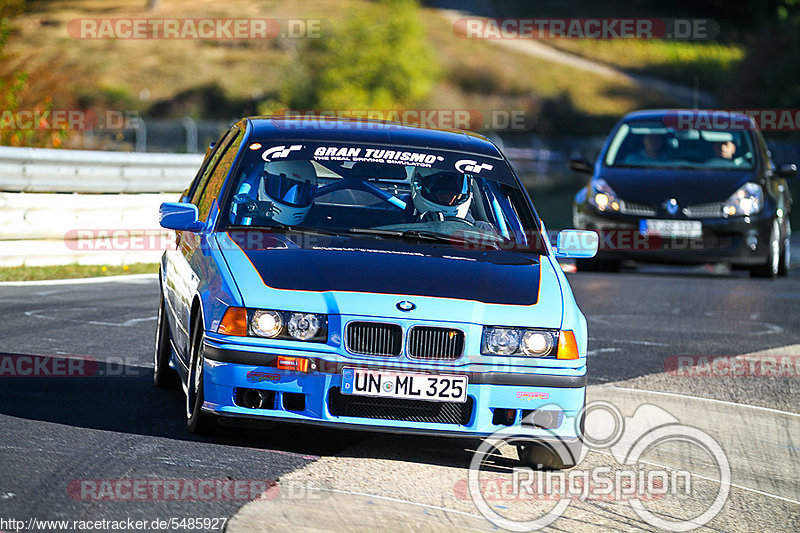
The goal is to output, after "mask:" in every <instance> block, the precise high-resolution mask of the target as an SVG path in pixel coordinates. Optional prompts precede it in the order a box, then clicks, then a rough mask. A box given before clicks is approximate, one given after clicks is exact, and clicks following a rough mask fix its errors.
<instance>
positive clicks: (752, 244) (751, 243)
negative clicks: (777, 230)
mask: <svg viewBox="0 0 800 533" xmlns="http://www.w3.org/2000/svg"><path fill="white" fill-rule="evenodd" d="M745 242H746V243H747V246H748V247H749V248H750V249H751V250H753V251H754V252H755V251H756V248H758V235H756V234H755V233H751V234H749V235H748V236H747V240H746V241H745Z"/></svg>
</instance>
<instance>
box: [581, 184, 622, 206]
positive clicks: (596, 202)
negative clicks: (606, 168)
mask: <svg viewBox="0 0 800 533" xmlns="http://www.w3.org/2000/svg"><path fill="white" fill-rule="evenodd" d="M589 203H590V204H591V205H593V206H594V207H596V208H597V209H598V210H600V211H611V212H617V211H619V210H620V204H621V202H620V199H619V198H618V197H617V194H616V193H615V192H614V191H613V189H611V186H610V185H609V184H608V183H606V180H604V179H602V178H600V179H596V180H594V181H592V184H591V187H590V190H589Z"/></svg>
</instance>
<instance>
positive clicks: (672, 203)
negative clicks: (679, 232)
mask: <svg viewBox="0 0 800 533" xmlns="http://www.w3.org/2000/svg"><path fill="white" fill-rule="evenodd" d="M664 209H666V210H667V213H669V214H670V215H674V214H675V213H677V212H678V200H676V199H675V198H670V199H669V200H667V201H666V202H664Z"/></svg>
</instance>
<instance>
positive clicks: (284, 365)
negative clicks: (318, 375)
mask: <svg viewBox="0 0 800 533" xmlns="http://www.w3.org/2000/svg"><path fill="white" fill-rule="evenodd" d="M276 366H277V367H278V368H279V369H281V370H296V371H297V372H308V368H309V361H308V359H305V358H302V357H288V356H285V355H279V356H278V362H277V364H276ZM310 366H311V367H312V368H314V365H310Z"/></svg>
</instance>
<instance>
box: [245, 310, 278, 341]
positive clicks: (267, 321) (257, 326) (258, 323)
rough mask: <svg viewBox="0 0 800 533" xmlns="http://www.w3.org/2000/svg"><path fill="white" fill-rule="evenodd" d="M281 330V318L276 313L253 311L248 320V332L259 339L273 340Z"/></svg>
mask: <svg viewBox="0 0 800 533" xmlns="http://www.w3.org/2000/svg"><path fill="white" fill-rule="evenodd" d="M281 330H283V317H281V314H280V313H278V312H277V311H263V310H261V309H259V310H258V311H253V318H251V319H250V331H252V332H253V333H254V334H256V335H258V336H259V337H268V338H274V337H277V336H278V335H280V334H281Z"/></svg>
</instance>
